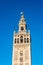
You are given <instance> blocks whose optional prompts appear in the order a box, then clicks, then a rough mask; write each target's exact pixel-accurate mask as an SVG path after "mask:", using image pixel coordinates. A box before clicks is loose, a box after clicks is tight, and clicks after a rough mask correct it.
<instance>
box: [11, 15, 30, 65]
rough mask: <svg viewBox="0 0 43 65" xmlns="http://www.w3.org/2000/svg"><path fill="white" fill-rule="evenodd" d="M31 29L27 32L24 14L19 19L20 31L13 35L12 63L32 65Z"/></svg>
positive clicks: (15, 64)
mask: <svg viewBox="0 0 43 65" xmlns="http://www.w3.org/2000/svg"><path fill="white" fill-rule="evenodd" d="M30 48H31V45H30V30H28V32H26V22H25V18H24V15H23V14H22V15H21V18H20V21H19V30H18V33H16V32H14V36H13V54H12V65H31V49H30Z"/></svg>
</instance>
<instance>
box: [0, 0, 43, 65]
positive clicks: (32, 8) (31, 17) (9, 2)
mask: <svg viewBox="0 0 43 65" xmlns="http://www.w3.org/2000/svg"><path fill="white" fill-rule="evenodd" d="M21 11H23V12H24V16H25V19H26V23H27V30H28V28H29V27H30V31H31V38H32V43H31V44H32V65H43V0H0V65H12V44H13V32H14V30H16V32H17V30H18V23H19V20H20V12H21Z"/></svg>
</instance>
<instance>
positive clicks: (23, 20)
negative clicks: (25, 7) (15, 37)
mask: <svg viewBox="0 0 43 65" xmlns="http://www.w3.org/2000/svg"><path fill="white" fill-rule="evenodd" d="M20 14H21V18H20V22H19V24H26V22H25V18H24V13H23V12H21V13H20Z"/></svg>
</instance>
